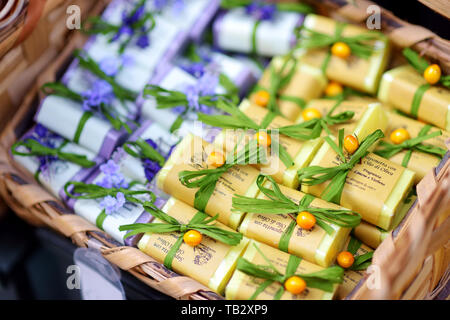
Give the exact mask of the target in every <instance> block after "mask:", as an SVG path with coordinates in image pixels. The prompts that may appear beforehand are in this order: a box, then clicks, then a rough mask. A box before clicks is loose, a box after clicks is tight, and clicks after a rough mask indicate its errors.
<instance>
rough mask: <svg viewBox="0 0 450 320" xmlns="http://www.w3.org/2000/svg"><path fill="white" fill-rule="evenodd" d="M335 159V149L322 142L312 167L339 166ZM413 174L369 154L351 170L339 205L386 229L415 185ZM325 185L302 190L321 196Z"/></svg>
mask: <svg viewBox="0 0 450 320" xmlns="http://www.w3.org/2000/svg"><path fill="white" fill-rule="evenodd" d="M337 159H338V157H337V154H336V152H335V151H334V150H333V149H332V148H331V147H330V145H329V144H328V143H324V144H323V145H322V147H321V148H320V150H319V151H318V152H317V154H316V156H315V157H314V159H313V160H312V161H311V166H315V165H317V166H321V167H325V168H329V167H333V166H338V165H339V164H340V162H338V160H337ZM414 175H415V174H414V172H412V171H411V170H409V169H406V168H403V167H401V166H399V165H397V164H395V163H393V162H391V161H389V160H387V159H384V158H382V157H380V156H377V155H375V154H373V153H369V154H368V155H366V156H365V157H364V158H362V160H361V163H358V164H356V165H355V166H354V167H353V169H351V170H350V172H349V174H348V176H347V179H346V181H345V185H344V189H343V191H342V196H341V199H340V205H342V206H343V207H345V208H348V209H351V210H354V211H355V212H358V213H359V214H361V216H362V219H363V220H365V221H367V222H370V223H372V224H374V225H376V226H378V227H380V228H383V229H384V230H389V229H390V228H391V227H392V223H393V221H394V218H395V216H396V215H397V213H398V211H399V210H400V208H401V204H402V203H403V200H404V199H405V198H406V196H407V195H408V194H409V191H410V190H411V188H412V186H413V184H414ZM328 184H329V181H327V182H325V183H322V184H319V185H315V186H306V185H302V191H303V192H305V193H310V194H312V195H314V196H317V197H320V196H321V195H322V192H323V190H324V189H325V188H326V186H327V185H328Z"/></svg>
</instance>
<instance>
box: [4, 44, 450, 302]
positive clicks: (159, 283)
mask: <svg viewBox="0 0 450 320" xmlns="http://www.w3.org/2000/svg"><path fill="white" fill-rule="evenodd" d="M84 41H85V39H84V38H83V37H81V36H79V35H77V36H74V37H72V38H71V40H70V42H69V43H68V45H66V47H65V49H64V51H63V52H62V53H61V54H60V55H59V56H58V58H57V59H56V60H55V61H54V62H53V63H52V64H51V65H49V66H48V68H47V69H46V70H45V72H44V73H43V74H42V76H41V77H39V79H38V81H37V82H36V84H35V86H34V87H33V89H32V90H30V91H29V93H28V94H27V96H26V98H25V100H24V102H23V103H22V105H21V106H20V108H19V109H18V111H17V113H16V114H15V116H14V117H13V119H12V121H11V122H10V123H9V124H8V125H7V126H6V128H5V130H4V131H3V133H2V135H1V136H0V194H1V195H2V196H3V197H4V199H5V201H6V202H7V203H8V205H9V206H10V207H11V208H12V209H13V210H14V211H15V212H16V213H17V215H18V216H20V217H21V218H22V219H24V220H26V221H27V222H29V223H30V224H33V225H36V226H47V227H50V228H52V229H54V230H56V231H57V232H59V233H61V234H62V235H64V236H66V237H70V238H71V239H72V241H73V242H74V243H75V244H76V245H78V246H81V247H93V248H96V249H98V250H100V252H101V253H102V254H103V256H104V257H105V258H106V259H107V260H109V261H110V262H111V263H113V264H115V265H117V266H118V267H120V268H121V269H122V270H126V271H129V272H130V273H132V274H133V275H134V276H136V277H137V278H138V279H140V280H141V281H143V282H145V283H146V284H147V285H149V286H150V287H152V288H155V289H157V290H159V291H161V292H163V293H165V294H167V295H169V296H172V297H174V298H176V299H195V300H204V299H221V297H220V296H218V295H217V294H215V293H213V292H211V291H210V290H209V289H208V288H206V287H205V286H203V285H201V284H200V283H198V282H196V281H194V280H192V279H190V278H188V277H184V276H179V275H177V274H175V273H174V272H172V271H170V270H168V269H166V268H165V267H164V266H163V265H162V264H160V263H158V262H156V261H155V260H154V259H152V258H151V257H149V256H147V255H146V254H144V253H142V252H141V251H139V250H138V249H136V248H132V247H118V246H116V245H115V244H114V243H115V242H114V241H112V240H111V239H110V238H109V236H108V235H107V234H105V233H104V232H102V231H100V230H99V229H97V228H96V227H95V226H94V225H92V224H90V223H88V222H87V221H86V220H84V219H83V218H81V217H79V216H77V215H74V214H72V213H71V212H69V211H68V210H67V209H66V208H65V207H64V205H63V204H62V203H61V202H59V201H58V200H56V199H55V198H54V197H53V196H51V195H50V194H49V193H48V192H46V191H45V190H44V189H43V188H42V187H41V186H40V185H39V184H38V183H37V182H36V181H35V180H34V178H33V177H32V176H31V175H30V174H29V173H27V172H26V171H25V170H24V169H23V168H21V167H20V166H19V165H18V164H16V163H15V162H14V161H13V160H12V158H11V157H10V153H9V150H10V147H11V145H12V144H13V143H14V142H15V141H16V140H17V139H18V138H19V137H20V136H21V135H22V134H23V133H24V132H25V131H26V130H27V129H29V128H30V126H31V125H32V118H33V115H34V113H35V111H36V109H37V106H38V104H39V102H40V100H41V99H42V96H40V94H39V90H38V88H39V87H40V85H41V84H43V83H44V82H47V81H52V80H54V79H55V78H57V75H60V74H61V72H62V71H63V70H64V68H66V67H67V65H68V63H69V62H70V60H71V52H72V51H73V49H74V48H76V47H80V46H82V44H83V43H84ZM417 190H418V200H417V201H416V203H415V205H414V206H413V208H412V209H411V210H410V212H409V213H408V215H407V216H406V218H405V219H404V221H403V222H402V224H401V225H400V226H399V227H398V228H397V229H396V230H395V231H394V232H393V235H392V236H390V237H389V238H387V239H386V240H385V241H384V242H383V243H382V244H381V245H380V247H379V248H378V249H377V250H376V251H375V254H374V258H373V266H375V267H373V268H375V269H377V271H379V272H378V273H377V274H376V275H375V274H372V275H367V276H366V278H364V279H363V280H362V281H361V282H360V283H359V284H358V286H357V287H356V288H355V290H354V291H353V292H352V293H351V294H350V296H349V297H348V299H431V298H434V297H435V296H436V295H437V294H438V293H439V292H440V291H441V290H442V288H443V287H444V286H445V285H446V283H447V281H448V280H449V278H450V269H449V263H450V238H449V234H450V232H449V231H450V217H449V216H450V192H449V190H450V161H448V154H447V157H446V158H445V159H444V160H443V161H442V162H441V164H440V166H439V167H438V168H437V169H436V171H435V172H430V173H429V174H428V175H427V176H426V177H425V178H424V179H423V180H422V182H421V183H420V184H419V185H418V187H417ZM373 275H375V276H376V282H378V283H379V284H380V287H379V288H381V289H371V288H373Z"/></svg>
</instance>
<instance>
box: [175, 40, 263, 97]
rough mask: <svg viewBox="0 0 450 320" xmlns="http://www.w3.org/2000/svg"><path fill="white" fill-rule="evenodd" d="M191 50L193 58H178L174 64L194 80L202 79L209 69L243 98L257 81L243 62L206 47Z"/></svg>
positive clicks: (187, 55)
mask: <svg viewBox="0 0 450 320" xmlns="http://www.w3.org/2000/svg"><path fill="white" fill-rule="evenodd" d="M191 50H193V51H194V54H195V56H196V57H195V58H194V57H189V54H186V55H184V56H181V57H178V58H177V59H176V60H175V64H176V65H177V66H178V67H180V68H182V69H183V70H184V71H186V72H188V73H189V74H190V75H192V76H194V77H196V78H200V77H202V76H203V75H204V74H205V72H207V71H208V70H210V69H212V70H214V71H215V72H220V74H222V75H224V76H226V77H227V79H229V80H230V81H231V82H232V83H233V84H234V85H235V86H236V87H237V88H238V89H239V94H240V96H241V97H242V96H245V94H246V93H247V92H248V90H249V89H250V88H251V87H252V86H253V85H254V84H255V82H256V80H257V79H258V78H257V77H255V74H254V72H253V70H252V69H251V68H250V67H248V66H247V64H246V63H244V62H243V61H240V60H238V59H235V58H233V57H231V56H228V55H226V54H223V53H220V52H218V51H214V50H212V49H211V48H209V47H207V46H200V47H192V48H191ZM194 60H195V61H194ZM222 89H224V88H222Z"/></svg>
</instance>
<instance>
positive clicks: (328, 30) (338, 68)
mask: <svg viewBox="0 0 450 320" xmlns="http://www.w3.org/2000/svg"><path fill="white" fill-rule="evenodd" d="M303 26H304V28H306V30H303V31H302V36H301V38H300V41H299V46H300V48H301V47H302V44H305V47H306V42H308V46H309V41H310V39H311V38H313V37H314V35H309V34H308V29H309V30H312V31H315V32H319V33H321V34H323V35H325V36H330V37H333V36H334V35H335V33H336V30H337V28H342V27H343V29H342V33H341V36H342V37H343V38H346V37H349V38H351V37H354V36H358V35H364V36H368V37H373V38H374V39H371V40H368V41H362V42H361V43H356V44H355V46H356V45H359V46H361V45H362V46H367V48H368V49H370V48H371V47H372V48H373V50H372V52H371V53H370V54H369V55H368V57H367V58H363V57H360V56H358V55H356V54H354V52H351V55H350V56H349V57H347V58H342V57H339V56H334V55H331V53H330V52H329V48H328V46H326V47H312V48H309V47H308V48H307V49H305V48H302V49H299V50H298V51H297V52H296V53H297V55H298V57H299V59H300V61H301V62H302V63H305V64H308V65H311V66H312V67H315V68H317V69H320V70H323V69H324V68H325V74H326V76H327V78H328V79H330V80H334V81H337V82H339V83H341V84H343V85H347V86H349V87H352V88H355V89H357V90H360V91H363V92H367V93H371V94H375V93H376V92H377V89H378V83H379V81H380V78H381V75H382V73H383V72H384V70H385V68H386V65H387V63H388V59H389V54H390V45H389V40H388V38H387V37H386V36H384V35H383V34H382V33H379V32H375V31H368V30H367V29H364V28H361V27H358V26H354V25H348V24H345V25H342V24H341V23H340V22H337V21H334V20H332V19H330V18H327V17H323V16H319V15H315V14H309V15H307V16H306V18H305V21H304V23H303ZM308 35H309V36H310V38H308ZM318 42H319V41H318ZM344 42H345V41H344ZM322 43H323V41H322ZM311 46H312V45H311ZM350 47H351V46H350ZM329 55H330V56H329ZM328 56H329V57H330V59H329V60H328V62H327V57H328Z"/></svg>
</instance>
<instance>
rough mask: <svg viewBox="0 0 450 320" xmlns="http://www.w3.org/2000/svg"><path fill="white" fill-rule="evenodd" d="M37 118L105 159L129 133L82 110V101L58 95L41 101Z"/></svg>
mask: <svg viewBox="0 0 450 320" xmlns="http://www.w3.org/2000/svg"><path fill="white" fill-rule="evenodd" d="M35 121H36V122H37V123H40V124H42V125H44V126H45V127H47V128H48V129H50V130H51V131H53V132H55V133H57V134H59V135H60V136H62V137H64V138H66V139H67V140H70V141H73V142H75V143H77V144H79V145H80V146H82V147H84V148H86V149H88V150H90V151H92V152H93V153H95V154H98V155H99V156H101V157H103V158H106V159H107V158H109V157H110V155H111V153H112V152H113V151H114V149H115V147H116V146H117V145H120V144H122V143H123V142H124V141H125V139H126V138H127V136H128V133H127V131H126V130H125V129H121V130H115V129H114V128H113V127H112V125H111V123H110V122H108V121H107V120H105V119H102V118H100V117H97V116H93V114H92V113H90V112H85V111H83V108H82V104H81V103H79V102H76V101H74V100H70V99H67V98H64V97H60V96H57V95H49V96H47V97H46V98H45V99H44V100H42V102H41V105H40V106H39V109H38V111H37V113H36V115H35Z"/></svg>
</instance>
